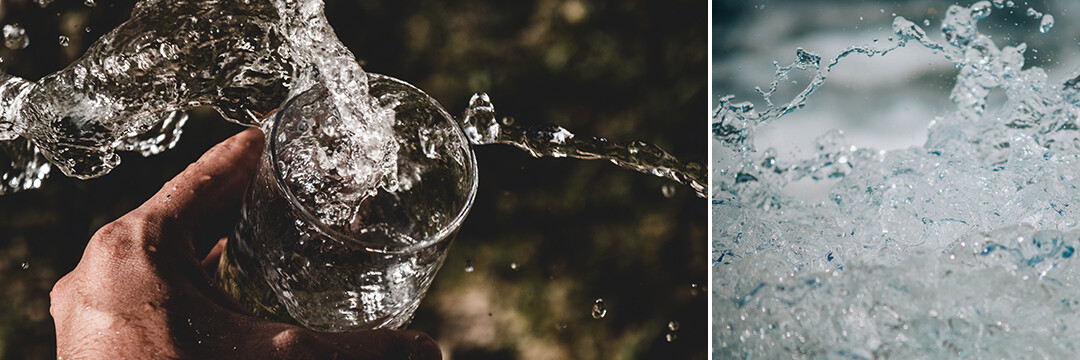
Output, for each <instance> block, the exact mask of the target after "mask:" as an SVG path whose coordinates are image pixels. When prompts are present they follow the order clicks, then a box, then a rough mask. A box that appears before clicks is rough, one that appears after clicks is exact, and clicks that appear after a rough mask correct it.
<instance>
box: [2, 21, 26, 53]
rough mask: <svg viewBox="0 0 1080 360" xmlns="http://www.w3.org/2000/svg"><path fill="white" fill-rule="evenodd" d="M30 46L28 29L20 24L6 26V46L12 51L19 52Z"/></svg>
mask: <svg viewBox="0 0 1080 360" xmlns="http://www.w3.org/2000/svg"><path fill="white" fill-rule="evenodd" d="M29 45H30V37H29V36H27V35H26V29H24V28H23V27H22V26H19V24H8V25H4V46H7V48H8V49H11V50H19V49H22V48H25V47H27V46H29Z"/></svg>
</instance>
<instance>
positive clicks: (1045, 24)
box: [1039, 14, 1054, 34]
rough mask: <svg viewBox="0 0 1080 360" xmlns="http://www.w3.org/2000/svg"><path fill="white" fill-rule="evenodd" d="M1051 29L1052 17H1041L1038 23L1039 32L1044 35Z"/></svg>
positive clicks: (1047, 15)
mask: <svg viewBox="0 0 1080 360" xmlns="http://www.w3.org/2000/svg"><path fill="white" fill-rule="evenodd" d="M1052 27H1054V16H1053V15H1050V14H1046V15H1043V18H1042V22H1041V23H1039V32H1041V33H1043V34H1045V33H1046V32H1047V31H1050V28H1052Z"/></svg>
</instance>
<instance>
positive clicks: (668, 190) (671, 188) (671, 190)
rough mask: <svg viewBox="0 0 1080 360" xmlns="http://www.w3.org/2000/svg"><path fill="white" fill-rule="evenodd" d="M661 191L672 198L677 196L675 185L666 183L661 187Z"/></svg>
mask: <svg viewBox="0 0 1080 360" xmlns="http://www.w3.org/2000/svg"><path fill="white" fill-rule="evenodd" d="M660 193H662V194H664V197H666V198H668V199H670V198H673V197H675V185H671V184H664V186H661V187H660Z"/></svg>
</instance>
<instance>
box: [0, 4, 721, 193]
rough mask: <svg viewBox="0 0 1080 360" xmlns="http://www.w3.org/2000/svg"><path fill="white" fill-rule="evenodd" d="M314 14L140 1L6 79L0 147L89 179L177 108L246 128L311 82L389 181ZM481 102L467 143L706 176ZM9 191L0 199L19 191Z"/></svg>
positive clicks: (175, 130)
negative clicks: (352, 123) (101, 31)
mask: <svg viewBox="0 0 1080 360" xmlns="http://www.w3.org/2000/svg"><path fill="white" fill-rule="evenodd" d="M322 9H323V4H322V2H321V1H318V0H312V1H303V2H293V1H284V0H274V1H254V2H242V3H232V2H224V3H219V2H199V1H171V2H167V1H160V0H144V1H141V2H139V3H138V4H137V6H136V8H135V11H134V12H133V14H132V17H131V19H130V20H128V21H127V22H125V23H123V24H121V25H120V26H119V27H117V28H116V29H114V30H113V31H110V32H109V33H108V34H106V35H105V36H103V37H102V38H101V39H99V40H98V41H97V42H96V43H94V45H92V46H91V47H90V48H89V49H88V50H87V51H86V53H85V54H84V55H83V56H82V57H81V58H80V59H79V60H77V61H75V62H74V63H72V64H71V65H69V66H68V67H67V68H65V69H64V70H61V71H59V72H56V73H54V74H51V75H49V76H46V77H45V78H43V79H41V80H39V81H36V82H31V83H29V85H26V83H27V81H26V80H23V79H19V78H14V77H8V78H5V79H4V81H6V82H7V83H10V84H19V85H20V86H21V87H20V89H19V90H20V91H17V92H16V91H10V92H4V93H3V94H2V95H3V96H4V97H3V98H2V99H0V101H3V102H4V103H5V104H8V105H10V106H7V107H5V109H4V110H5V111H4V114H3V116H0V141H13V140H15V139H18V138H26V139H27V140H29V142H30V143H32V144H33V145H34V146H36V147H37V152H39V153H40V154H41V155H42V156H44V157H45V158H46V159H48V160H49V161H50V162H51V163H52V164H53V165H54V166H55V167H57V168H59V169H60V170H61V171H62V172H63V173H64V174H66V175H68V176H73V177H78V178H81V179H87V178H93V177H98V176H101V175H104V174H106V173H108V172H109V171H111V170H112V169H113V168H114V167H116V166H117V165H118V164H119V163H120V160H121V159H120V156H119V155H118V154H117V151H118V150H120V151H125V150H139V151H140V152H141V153H143V154H144V155H148V154H153V153H156V152H159V151H163V150H165V149H168V148H169V147H171V146H172V144H174V143H175V139H176V138H177V137H178V136H179V134H180V133H181V132H180V129H181V128H180V126H179V125H182V124H181V123H176V122H173V123H169V119H170V118H175V117H176V116H178V115H176V114H175V112H177V111H183V110H185V109H189V108H192V107H196V106H207V105H209V106H212V107H214V108H215V109H217V110H218V111H219V112H220V113H221V114H222V115H223V116H224V117H225V118H226V119H228V120H230V121H233V122H237V123H240V124H244V125H249V126H254V125H257V124H258V122H259V121H260V119H262V118H264V117H265V116H266V115H268V114H270V113H271V112H272V111H273V110H274V109H276V108H277V107H278V106H279V105H280V104H281V103H282V102H283V101H284V100H285V99H287V98H289V97H292V96H295V95H296V94H299V93H301V92H303V91H306V90H307V89H309V88H311V87H312V86H316V85H318V86H323V87H326V88H327V90H328V93H329V94H330V96H331V98H333V99H334V101H333V106H334V107H336V108H337V109H338V111H339V112H340V113H341V114H348V116H351V117H354V118H360V119H371V122H370V123H365V124H364V125H363V127H364V130H363V131H362V132H353V133H354V134H363V135H364V136H366V137H368V138H369V141H364V142H356V144H357V145H356V148H355V149H354V150H355V151H353V152H354V153H373V154H376V155H373V156H372V157H378V156H380V155H378V154H383V155H385V156H382V161H381V163H379V164H368V165H363V166H362V167H366V169H361V168H355V169H353V170H357V171H360V170H376V169H377V171H375V172H374V173H370V176H372V177H380V175H379V174H392V173H393V172H394V169H393V166H394V164H395V161H394V159H393V155H392V154H393V153H394V149H393V146H394V145H393V144H394V142H393V141H392V138H393V136H392V135H391V133H392V131H391V129H390V123H389V122H385V121H382V122H380V121H379V119H385V117H380V116H374V112H377V110H376V109H375V106H373V104H371V100H370V97H369V96H367V85H366V84H367V77H366V73H365V72H364V71H363V69H361V68H360V66H359V64H357V63H356V61H355V58H354V56H353V55H352V53H350V52H349V50H348V49H347V48H345V46H344V45H342V44H341V42H340V41H338V40H337V37H336V36H335V35H334V32H333V29H332V28H331V27H330V25H329V23H328V22H327V21H326V18H325V15H324V14H323V12H322ZM26 38H27V37H26V34H25V31H23V30H22V29H21V28H18V27H12V26H9V28H5V43H6V44H7V45H8V47H12V48H17V47H24V46H25V45H26V42H27V41H28V40H26ZM211 69H213V71H211ZM24 85H25V86H24ZM5 86H7V85H5ZM72 94H74V96H72ZM481 98H482V99H481ZM477 99H480V100H477ZM486 99H487V97H486V95H485V96H480V95H479V94H478V95H477V97H476V99H474V100H476V101H474V102H473V103H472V104H471V105H470V108H469V109H467V110H466V114H465V116H464V118H463V119H462V121H463V126H464V127H466V129H468V128H469V126H470V125H475V126H483V127H485V128H484V129H483V130H482V131H483V132H485V135H484V136H486V137H485V138H482V139H481V138H473V139H471V140H472V141H473V142H474V143H475V144H487V143H505V144H512V145H515V146H518V147H520V148H522V149H525V150H526V151H529V153H530V154H532V155H534V156H556V157H563V156H570V157H576V158H585V159H606V160H609V161H611V162H613V163H615V164H616V165H619V166H622V167H625V168H629V169H634V170H637V171H642V172H646V173H651V174H654V175H657V176H663V177H667V178H671V179H674V180H676V181H679V182H680V183H684V184H687V185H688V186H691V187H692V188H693V189H694V190H695V191H696V192H697V193H698V194H699V195H700V196H702V197H704V194H705V185H704V179H705V175H704V168H703V167H702V166H701V165H700V164H698V163H686V164H684V163H682V162H681V161H679V160H677V159H675V158H673V157H671V156H670V155H668V154H667V153H665V152H663V151H662V150H660V149H659V148H657V147H655V146H652V145H648V144H645V143H643V142H634V143H631V144H619V143H616V142H612V141H609V140H607V139H603V138H595V137H590V138H575V137H574V136H573V134H570V133H569V132H568V131H566V130H565V129H562V128H560V127H558V126H554V125H549V126H540V127H533V128H527V129H522V128H518V127H515V126H513V125H511V124H506V125H502V126H500V125H499V124H498V123H497V122H495V120H494V117H493V115H494V113H493V111H494V109H493V107H491V106H490V102H488V101H487V100H486ZM484 107H486V109H490V110H491V111H490V112H485V111H486V110H483V109H482V108H484ZM488 115H490V117H489V116H488ZM489 121H490V122H491V124H488V122H489ZM174 124H175V125H174ZM162 135H164V136H162ZM361 144H362V145H361ZM11 157H12V158H14V159H23V158H30V156H28V155H11ZM28 165H29V164H26V165H23V164H19V165H16V166H13V168H16V169H28V168H30V167H29V166H28ZM349 166H351V165H349ZM346 167H348V166H346ZM40 169H44V168H39V170H40ZM5 174H7V176H8V177H12V178H13V177H20V176H22V177H25V175H21V174H19V173H15V172H11V173H5ZM46 174H47V172H46ZM382 178H386V177H384V176H383V177H382ZM8 185H9V183H7V182H5V183H4V186H5V188H3V189H0V193H8V192H14V191H18V190H22V189H24V188H22V187H10V188H9V187H7V186H8Z"/></svg>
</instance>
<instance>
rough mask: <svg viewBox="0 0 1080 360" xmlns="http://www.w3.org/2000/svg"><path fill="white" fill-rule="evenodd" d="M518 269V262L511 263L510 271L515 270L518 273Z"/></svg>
mask: <svg viewBox="0 0 1080 360" xmlns="http://www.w3.org/2000/svg"><path fill="white" fill-rule="evenodd" d="M517 269H518V263H516V262H512V263H510V270H515V271H516V270H517Z"/></svg>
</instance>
